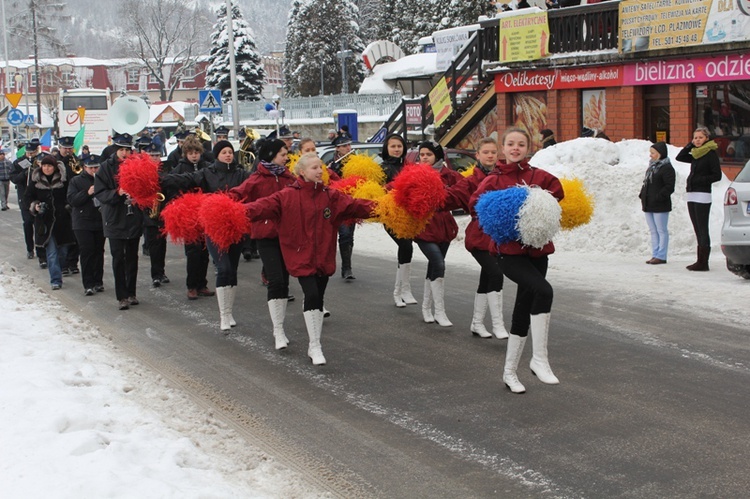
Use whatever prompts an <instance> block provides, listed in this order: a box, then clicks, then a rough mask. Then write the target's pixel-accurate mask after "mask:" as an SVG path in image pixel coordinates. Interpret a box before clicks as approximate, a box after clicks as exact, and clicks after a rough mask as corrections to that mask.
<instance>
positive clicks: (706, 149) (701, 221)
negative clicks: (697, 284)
mask: <svg viewBox="0 0 750 499" xmlns="http://www.w3.org/2000/svg"><path fill="white" fill-rule="evenodd" d="M718 148H719V146H718V145H717V144H716V142H714V141H713V140H710V132H709V131H708V128H706V127H704V126H699V127H698V128H696V129H695V131H694V132H693V140H692V141H691V142H690V144H688V145H686V146H685V147H684V148H683V149H682V151H680V153H679V154H678V155H677V156H676V157H675V159H676V160H677V161H682V162H683V163H690V175H688V178H687V196H686V197H687V208H688V214H690V221H691V222H693V230H694V231H695V237H696V239H697V240H698V260H697V261H696V262H695V263H694V264H692V265H688V266H687V269H688V270H701V271H703V270H708V257H709V256H710V255H711V236H710V234H709V230H708V218H709V215H710V213H711V184H713V183H714V182H718V181H719V180H721V163H720V161H719V155H718V154H717V153H716V150H717V149H718Z"/></svg>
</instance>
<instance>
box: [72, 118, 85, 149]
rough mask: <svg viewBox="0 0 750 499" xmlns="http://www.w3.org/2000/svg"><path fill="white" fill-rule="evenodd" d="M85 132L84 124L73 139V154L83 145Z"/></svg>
mask: <svg viewBox="0 0 750 499" xmlns="http://www.w3.org/2000/svg"><path fill="white" fill-rule="evenodd" d="M85 133H86V125H84V126H82V127H81V129H80V130H78V133H77V134H76V138H75V139H74V140H73V154H75V155H78V151H80V150H81V147H83V135H84V134H85Z"/></svg>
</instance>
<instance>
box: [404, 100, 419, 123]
mask: <svg viewBox="0 0 750 499" xmlns="http://www.w3.org/2000/svg"><path fill="white" fill-rule="evenodd" d="M404 113H405V114H406V124H407V125H421V124H422V104H419V103H409V104H404Z"/></svg>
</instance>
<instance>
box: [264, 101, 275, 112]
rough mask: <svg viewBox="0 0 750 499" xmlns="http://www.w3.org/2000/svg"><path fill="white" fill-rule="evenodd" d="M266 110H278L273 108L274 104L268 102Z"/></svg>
mask: <svg viewBox="0 0 750 499" xmlns="http://www.w3.org/2000/svg"><path fill="white" fill-rule="evenodd" d="M265 109H266V111H273V110H274V109H276V108H275V107H273V104H271V103H270V102H266V106H265Z"/></svg>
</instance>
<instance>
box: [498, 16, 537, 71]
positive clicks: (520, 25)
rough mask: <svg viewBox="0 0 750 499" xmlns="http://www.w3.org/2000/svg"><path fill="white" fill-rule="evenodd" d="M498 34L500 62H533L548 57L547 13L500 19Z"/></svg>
mask: <svg viewBox="0 0 750 499" xmlns="http://www.w3.org/2000/svg"><path fill="white" fill-rule="evenodd" d="M522 10H523V9H522ZM499 33H500V34H499V40H498V45H499V47H500V59H499V60H500V62H518V61H534V60H536V59H541V58H543V57H547V56H548V55H549V23H548V22H547V11H544V12H539V13H535V14H523V15H512V16H509V17H502V18H500V30H499Z"/></svg>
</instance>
